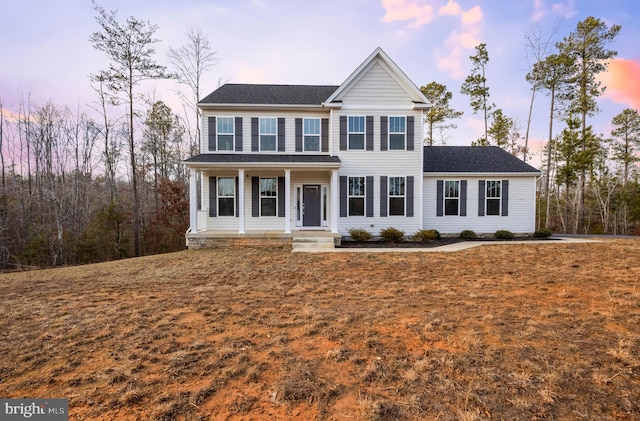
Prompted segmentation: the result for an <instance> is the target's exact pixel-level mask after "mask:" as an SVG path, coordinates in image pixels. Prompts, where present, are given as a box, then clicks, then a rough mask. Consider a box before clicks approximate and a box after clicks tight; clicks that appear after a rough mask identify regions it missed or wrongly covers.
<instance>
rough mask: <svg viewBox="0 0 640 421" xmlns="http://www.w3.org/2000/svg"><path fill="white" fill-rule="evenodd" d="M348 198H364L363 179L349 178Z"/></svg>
mask: <svg viewBox="0 0 640 421" xmlns="http://www.w3.org/2000/svg"><path fill="white" fill-rule="evenodd" d="M349 196H364V177H349Z"/></svg>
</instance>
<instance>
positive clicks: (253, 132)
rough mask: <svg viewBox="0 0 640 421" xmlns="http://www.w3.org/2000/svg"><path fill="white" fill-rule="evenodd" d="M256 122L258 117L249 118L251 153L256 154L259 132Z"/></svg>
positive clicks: (258, 147)
mask: <svg viewBox="0 0 640 421" xmlns="http://www.w3.org/2000/svg"><path fill="white" fill-rule="evenodd" d="M258 122H259V120H258V117H251V152H258V151H259V150H260V132H259V127H258Z"/></svg>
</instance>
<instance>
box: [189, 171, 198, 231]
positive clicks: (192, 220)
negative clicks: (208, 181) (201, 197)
mask: <svg viewBox="0 0 640 421" xmlns="http://www.w3.org/2000/svg"><path fill="white" fill-rule="evenodd" d="M196 174H197V173H196V170H194V169H193V168H189V231H190V232H191V233H195V232H197V231H198V181H197V179H196Z"/></svg>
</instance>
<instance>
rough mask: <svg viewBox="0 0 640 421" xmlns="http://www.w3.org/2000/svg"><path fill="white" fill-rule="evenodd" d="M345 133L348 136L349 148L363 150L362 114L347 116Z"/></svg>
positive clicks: (363, 128) (363, 127)
mask: <svg viewBox="0 0 640 421" xmlns="http://www.w3.org/2000/svg"><path fill="white" fill-rule="evenodd" d="M347 133H348V137H349V149H361V150H364V134H365V125H364V116H358V117H353V116H349V127H348V132H347Z"/></svg>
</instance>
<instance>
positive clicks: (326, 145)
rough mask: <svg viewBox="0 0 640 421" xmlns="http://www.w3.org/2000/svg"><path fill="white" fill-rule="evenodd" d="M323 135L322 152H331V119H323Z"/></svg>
mask: <svg viewBox="0 0 640 421" xmlns="http://www.w3.org/2000/svg"><path fill="white" fill-rule="evenodd" d="M320 127H321V128H320V130H321V134H322V152H329V119H328V118H323V119H322V120H321V121H320Z"/></svg>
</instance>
